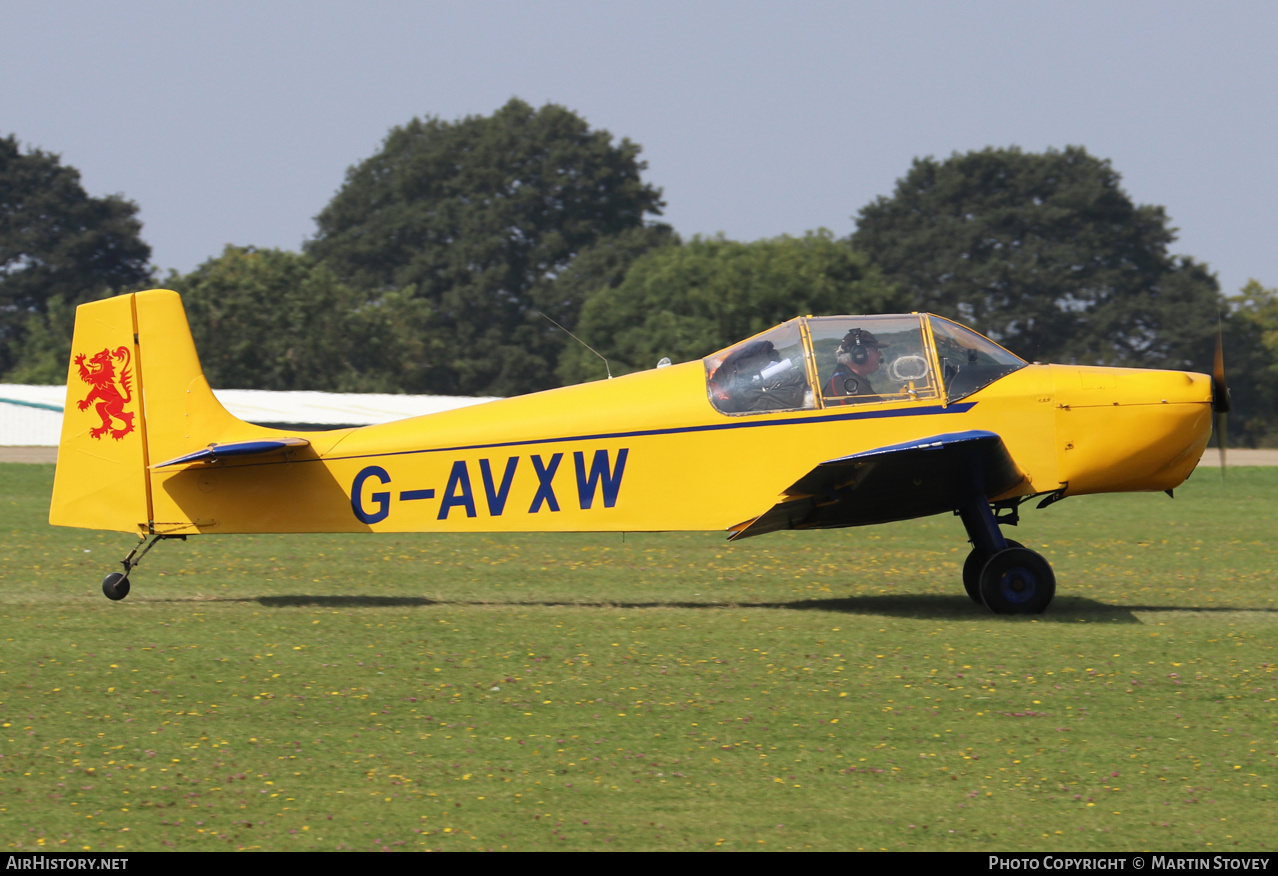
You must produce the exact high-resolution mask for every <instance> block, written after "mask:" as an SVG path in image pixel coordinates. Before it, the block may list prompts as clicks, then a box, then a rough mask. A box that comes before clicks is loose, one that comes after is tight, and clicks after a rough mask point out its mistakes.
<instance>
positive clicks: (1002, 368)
mask: <svg viewBox="0 0 1278 876" xmlns="http://www.w3.org/2000/svg"><path fill="white" fill-rule="evenodd" d="M928 318H929V319H930V320H931V321H932V338H933V339H934V340H935V341H936V358H937V360H938V361H939V362H940V365H941V376H942V379H943V380H944V382H945V394H946V396H947V397H948V398H949V400H950V401H955V400H956V399H960V398H964V397H965V396H969V395H971V394H972V393H974V392H976V391H977V390H978V389H983V388H985V387H987V386H989V385H990V384H991V383H993V382H994V381H996V380H998V379H999V378H1000V377H1005V376H1007V375H1008V374H1011V373H1012V372H1013V371H1019V370H1020V369H1022V368H1024V367H1025V366H1026V365H1027V364H1029V363H1027V362H1026V361H1025V360H1024V359H1021V358H1020V357H1019V356H1015V355H1013V354H1012V353H1009V352H1008V351H1007V350H1004V349H1003V348H1002V347H1000V346H999V345H998V344H996V343H994V342H993V341H991V340H990V339H989V338H987V337H985V336H983V335H979V334H977V333H976V332H974V331H972V330H971V329H969V328H964V327H963V326H961V325H959V324H958V323H955V322H950V321H949V320H948V319H943V318H942V317H939V316H929V317H928Z"/></svg>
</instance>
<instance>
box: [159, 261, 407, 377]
mask: <svg viewBox="0 0 1278 876" xmlns="http://www.w3.org/2000/svg"><path fill="white" fill-rule="evenodd" d="M167 284H168V285H169V287H170V288H172V289H173V290H175V291H177V292H179V293H181V295H182V300H183V303H184V304H185V306H186V314H187V319H188V320H189V322H190V324H191V334H192V336H193V337H194V338H195V346H196V349H197V350H199V353H200V364H201V366H202V367H203V369H204V374H205V376H206V377H207V378H208V380H209V383H210V384H212V385H213V386H216V387H222V388H240V389H275V390H300V389H310V390H330V391H358V390H362V391H377V390H380V391H395V389H396V388H397V387H395V386H394V385H393V384H392V383H391V380H393V375H392V374H390V373H388V371H387V369H385V368H384V366H383V363H382V362H380V361H379V358H378V357H379V356H380V354H381V352H382V351H383V350H386V349H388V348H390V349H394V348H395V347H396V346H397V344H398V336H397V334H396V333H395V332H394V330H393V325H394V323H395V321H396V320H395V318H394V317H387V316H386V315H385V314H384V312H383V311H384V310H385V308H369V307H365V305H364V301H363V296H362V295H361V294H360V293H358V292H356V291H354V290H352V289H351V288H350V287H348V286H346V285H344V284H343V283H341V282H340V281H339V280H338V279H337V277H336V275H335V274H334V273H333V272H332V271H331V270H329V269H328V268H327V267H325V266H324V265H322V264H317V263H316V262H315V261H314V260H313V259H311V258H309V257H307V256H305V255H299V254H297V253H292V252H286V251H283V250H278V249H256V248H254V247H251V246H248V247H239V246H229V245H228V246H227V247H226V249H225V250H223V252H222V255H220V256H218V257H217V258H214V259H209V260H208V261H206V262H205V263H204V264H202V265H200V266H199V267H198V268H196V269H195V270H194V271H192V272H191V273H189V274H186V275H185V276H178V275H176V274H174V275H171V276H170V277H169V279H168V281H167Z"/></svg>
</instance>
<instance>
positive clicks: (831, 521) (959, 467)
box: [729, 430, 1025, 540]
mask: <svg viewBox="0 0 1278 876" xmlns="http://www.w3.org/2000/svg"><path fill="white" fill-rule="evenodd" d="M1024 479H1025V475H1024V473H1023V472H1022V471H1021V470H1020V469H1019V468H1018V467H1017V465H1016V463H1015V462H1014V461H1013V460H1012V457H1011V455H1010V454H1009V453H1008V452H1007V447H1006V446H1005V445H1004V444H1003V439H1002V438H1000V437H999V436H998V435H997V434H995V433H994V432H984V431H976V430H973V431H970V432H951V433H948V434H945V435H934V436H932V437H930V438H921V439H919V440H917V441H908V442H906V443H904V444H893V445H891V446H888V447H877V448H875V449H873V450H866V451H863V452H861V453H854V454H852V455H851V456H844V457H840V458H838V459H831V460H827V461H826V462H823V463H821V464H820V465H818V466H817V467H816V468H814V469H813V470H812V471H810V472H808V473H807V474H806V475H804V476H803V477H801V478H799V480H798V481H796V482H795V483H794V484H793V485H792V486H791V487H790V488H789V489H787V490H786V491H785V493H784V494H783V497H782V500H781V501H780V502H778V503H777V504H776V505H773V506H772V508H771V509H769V510H768V511H766V512H765V513H764V514H762V515H761V516H759V517H757V518H755V519H754V520H752V521H749V522H748V523H742V524H738V525H736V526H733V527H731V530H732V535H730V536H729V539H734V540H735V539H738V538H747V537H749V536H753V535H762V534H763V533H765V532H775V531H777V530H779V529H835V528H838V527H844V526H864V525H866V524H870V523H889V522H891V521H894V520H907V519H909V518H913V517H925V516H928V515H931V514H941V513H944V512H946V511H953V510H956V509H957V508H959V506H961V505H963V504H964V502H965V501H969V500H970V499H971V497H972V496H973V495H980V496H984V497H985V498H987V499H992V498H994V497H995V496H998V495H1001V494H1003V493H1006V492H1007V491H1009V490H1011V489H1012V488H1014V487H1015V486H1017V485H1018V484H1020V483H1021V482H1022V481H1024Z"/></svg>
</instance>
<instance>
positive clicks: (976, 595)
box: [963, 538, 1025, 605]
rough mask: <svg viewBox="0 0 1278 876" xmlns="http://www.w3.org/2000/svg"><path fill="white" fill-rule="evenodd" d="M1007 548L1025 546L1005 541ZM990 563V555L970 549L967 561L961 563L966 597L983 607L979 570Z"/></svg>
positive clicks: (978, 549)
mask: <svg viewBox="0 0 1278 876" xmlns="http://www.w3.org/2000/svg"><path fill="white" fill-rule="evenodd" d="M1007 546H1008V547H1010V548H1013V547H1017V548H1023V547H1025V545H1023V544H1021V543H1020V542H1019V541H1012V540H1011V539H1010V538H1009V539H1007ZM989 561H990V555H989V554H987V553H985V551H983V550H981V549H980V548H972V552H971V553H970V554H968V555H967V559H966V560H965V561H964V562H963V589H964V590H966V591H967V595H968V596H970V597H971V598H972V601H973V602H975V603H976V604H977V605H984V604H985V603H984V602H982V601H981V570H982V569H984V568H985V564H986V563H988V562H989Z"/></svg>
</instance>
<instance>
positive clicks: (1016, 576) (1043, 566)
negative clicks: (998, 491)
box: [959, 496, 1056, 614]
mask: <svg viewBox="0 0 1278 876" xmlns="http://www.w3.org/2000/svg"><path fill="white" fill-rule="evenodd" d="M959 516H960V517H962V518H963V526H964V528H965V529H966V530H967V535H968V538H970V539H971V540H972V552H971V553H970V554H968V556H967V560H966V562H964V563H963V588H964V589H965V590H966V591H967V595H968V596H969V597H971V599H972V601H973V602H977V603H980V604H982V605H984V606H985V607H986V608H988V609H989V610H990V611H991V612H992V613H994V614H1041V613H1042V612H1043V611H1045V610H1046V609H1047V606H1048V605H1050V604H1051V602H1052V598H1053V597H1054V596H1055V595H1056V576H1055V575H1054V574H1053V573H1052V567H1051V565H1050V564H1049V563H1048V562H1047V560H1045V559H1044V558H1043V557H1042V556H1040V555H1039V554H1037V553H1035V552H1034V551H1032V550H1029V549H1027V548H1026V547H1024V546H1023V545H1022V544H1021V543H1020V542H1017V541H1012V540H1010V539H1005V538H1003V533H1002V531H1001V530H1000V529H999V526H998V520H997V519H996V518H995V517H994V512H993V510H992V509H991V508H990V505H989V503H988V502H987V501H986V500H985V498H984V497H983V496H979V497H977V498H976V499H975V500H973V501H971V502H969V503H968V504H967V505H965V506H964V507H962V508H960V509H959Z"/></svg>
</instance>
